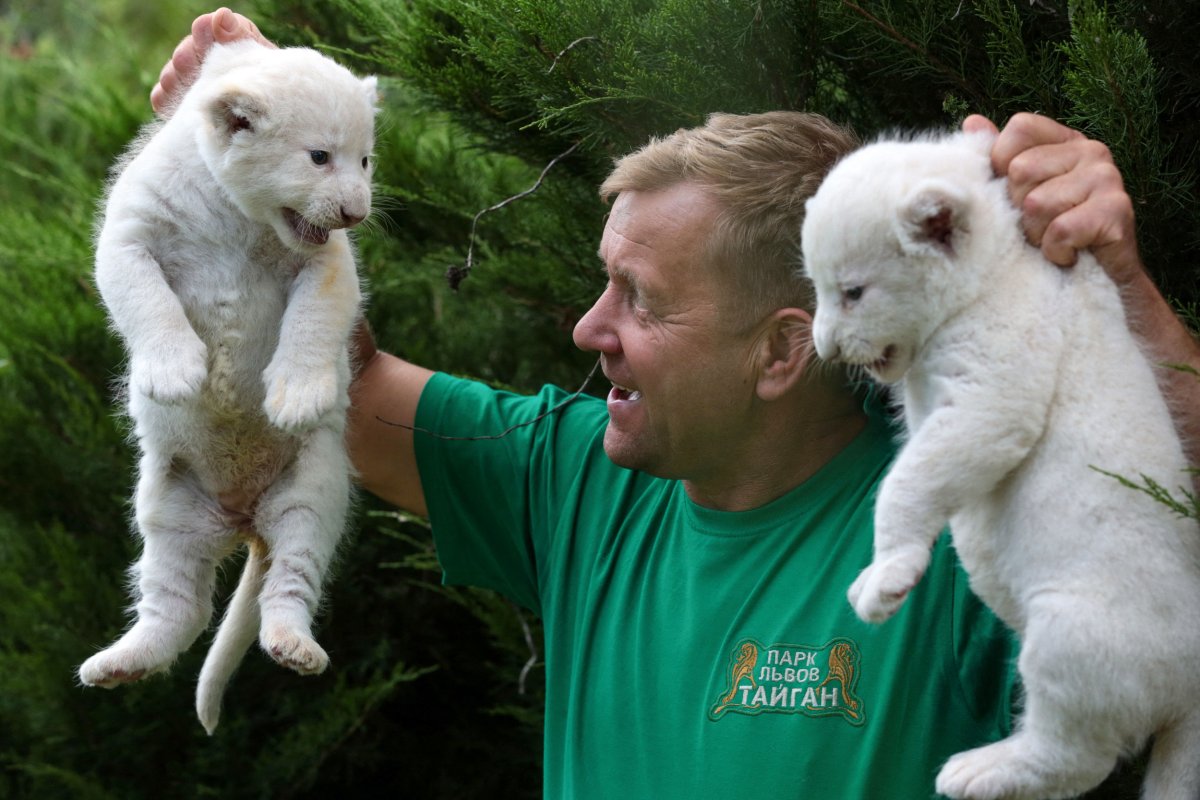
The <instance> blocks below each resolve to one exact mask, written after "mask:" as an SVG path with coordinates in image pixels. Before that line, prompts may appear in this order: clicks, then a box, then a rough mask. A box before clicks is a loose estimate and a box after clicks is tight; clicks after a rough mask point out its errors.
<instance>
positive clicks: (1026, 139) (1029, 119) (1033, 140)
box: [992, 113, 1087, 175]
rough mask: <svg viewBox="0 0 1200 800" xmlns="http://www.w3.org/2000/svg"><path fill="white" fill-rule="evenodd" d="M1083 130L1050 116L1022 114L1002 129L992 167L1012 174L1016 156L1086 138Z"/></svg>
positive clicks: (1000, 173) (994, 151) (997, 172)
mask: <svg viewBox="0 0 1200 800" xmlns="http://www.w3.org/2000/svg"><path fill="white" fill-rule="evenodd" d="M1086 138H1087V137H1085V136H1084V135H1083V134H1082V133H1080V132H1079V131H1077V130H1074V129H1073V128H1068V127H1067V126H1066V125H1063V124H1061V123H1058V122H1055V121H1054V120H1052V119H1050V118H1049V117H1043V116H1040V115H1038V114H1029V113H1020V114H1016V115H1014V116H1013V118H1012V119H1010V120H1009V121H1008V124H1007V125H1005V126H1004V130H1002V131H1000V135H999V136H998V137H997V138H996V144H995V146H994V147H993V148H992V168H993V169H995V170H996V174H997V175H1008V174H1009V169H1010V166H1011V164H1012V161H1013V159H1014V158H1016V157H1017V156H1018V155H1019V154H1022V153H1025V152H1026V151H1028V150H1029V149H1030V148H1034V147H1041V146H1045V145H1054V144H1063V143H1067V142H1072V141H1075V140H1079V139H1086Z"/></svg>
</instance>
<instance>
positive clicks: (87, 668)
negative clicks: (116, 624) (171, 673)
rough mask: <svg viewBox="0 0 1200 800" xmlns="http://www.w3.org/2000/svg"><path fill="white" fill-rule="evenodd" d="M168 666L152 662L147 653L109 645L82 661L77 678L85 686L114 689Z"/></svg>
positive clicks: (161, 670) (162, 670)
mask: <svg viewBox="0 0 1200 800" xmlns="http://www.w3.org/2000/svg"><path fill="white" fill-rule="evenodd" d="M169 666H170V665H169V664H162V663H154V662H153V661H152V660H151V659H150V658H149V654H148V653H138V652H136V651H133V650H129V649H126V648H120V649H118V648H117V647H110V648H108V649H107V650H102V651H101V652H99V653H97V654H96V655H94V656H92V657H91V658H89V659H88V660H87V661H85V662H83V664H82V665H81V666H80V667H79V680H80V682H81V683H83V684H84V685H85V686H99V687H101V688H104V689H115V688H116V687H118V686H120V685H122V684H125V683H133V682H134V681H140V680H141V679H142V678H145V677H147V676H149V675H153V674H154V673H156V672H164V671H166V669H167V667H169Z"/></svg>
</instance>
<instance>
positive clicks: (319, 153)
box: [308, 150, 329, 167]
mask: <svg viewBox="0 0 1200 800" xmlns="http://www.w3.org/2000/svg"><path fill="white" fill-rule="evenodd" d="M308 157H309V158H311V159H312V162H313V163H314V164H316V165H317V166H318V167H320V166H324V165H325V164H328V163H329V153H328V151H326V150H309V151H308Z"/></svg>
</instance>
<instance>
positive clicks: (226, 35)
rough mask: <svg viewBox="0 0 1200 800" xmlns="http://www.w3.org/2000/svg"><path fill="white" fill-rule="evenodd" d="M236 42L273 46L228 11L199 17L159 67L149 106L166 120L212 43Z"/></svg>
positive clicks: (253, 28) (253, 25) (246, 22)
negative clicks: (165, 117)
mask: <svg viewBox="0 0 1200 800" xmlns="http://www.w3.org/2000/svg"><path fill="white" fill-rule="evenodd" d="M238 39H256V40H258V41H259V42H262V43H263V44H265V45H267V46H268V47H274V46H275V45H274V44H272V43H271V42H269V41H267V39H266V38H265V37H264V36H263V35H262V33H261V32H259V30H258V26H257V25H255V24H254V23H253V22H251V21H250V20H249V19H248V18H246V17H243V16H242V15H241V14H235V13H234V12H232V11H230V10H229V9H228V8H218V9H217V10H216V11H212V12H210V13H208V14H201V15H200V16H198V17H196V19H195V21H194V22H192V33H191V35H190V36H188V37H187V38H185V39H184V40H183V41H182V42H180V43H179V46H178V47H176V48H175V52H174V53H173V54H172V55H171V60H170V61H168V62H167V63H166V64H164V65H163V68H162V72H160V73H159V74H158V83H156V84H155V85H154V88H153V89H151V90H150V105H151V106H152V107H153V108H154V111H155V112H156V113H158V114H160V115H162V116H169V115H170V113H171V109H172V108H173V107H174V106H175V104H176V103H177V102H178V101H179V98H180V97H182V96H183V93H184V91H186V90H187V87H188V86H191V85H192V82H193V81H195V80H196V75H197V73H198V72H199V71H200V64H201V63H203V62H204V56H205V55H207V54H208V50H209V48H210V47H212V46H213V43H214V42H222V43H224V42H234V41H237V40H238Z"/></svg>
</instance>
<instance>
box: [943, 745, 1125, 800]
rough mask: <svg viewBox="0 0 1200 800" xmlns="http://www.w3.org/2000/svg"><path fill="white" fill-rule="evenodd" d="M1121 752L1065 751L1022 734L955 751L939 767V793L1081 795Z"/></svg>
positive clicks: (1012, 799) (1041, 798)
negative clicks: (962, 750) (963, 750)
mask: <svg viewBox="0 0 1200 800" xmlns="http://www.w3.org/2000/svg"><path fill="white" fill-rule="evenodd" d="M1116 760H1117V759H1116V754H1111V755H1107V756H1106V755H1105V754H1104V753H1103V752H1102V749H1097V748H1087V749H1083V750H1076V751H1074V754H1073V753H1072V751H1070V750H1064V749H1062V748H1061V747H1058V746H1056V742H1055V741H1053V740H1046V739H1034V738H1032V737H1030V736H1029V735H1023V734H1021V733H1017V734H1014V735H1013V736H1010V737H1009V738H1007V739H1003V740H1001V741H999V742H995V743H993V744H989V745H985V746H983V747H977V748H975V749H974V750H967V751H966V752H963V753H959V754H957V755H955V756H952V757H951V758H950V760H949V761H947V762H946V764H945V766H943V767H942V769H941V771H940V772H938V776H937V781H936V784H935V788H936V789H937V792H938V794H942V795H945V796H946V797H951V798H954V800H1046V798H1060V797H1076V796H1078V795H1080V794H1083V793H1084V792H1086V791H1088V790H1089V789H1091V788H1093V787H1095V786H1096V785H1097V784H1099V783H1100V782H1101V781H1103V780H1104V778H1105V776H1106V775H1108V773H1109V772H1111V771H1112V768H1113V766H1115V764H1116Z"/></svg>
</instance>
